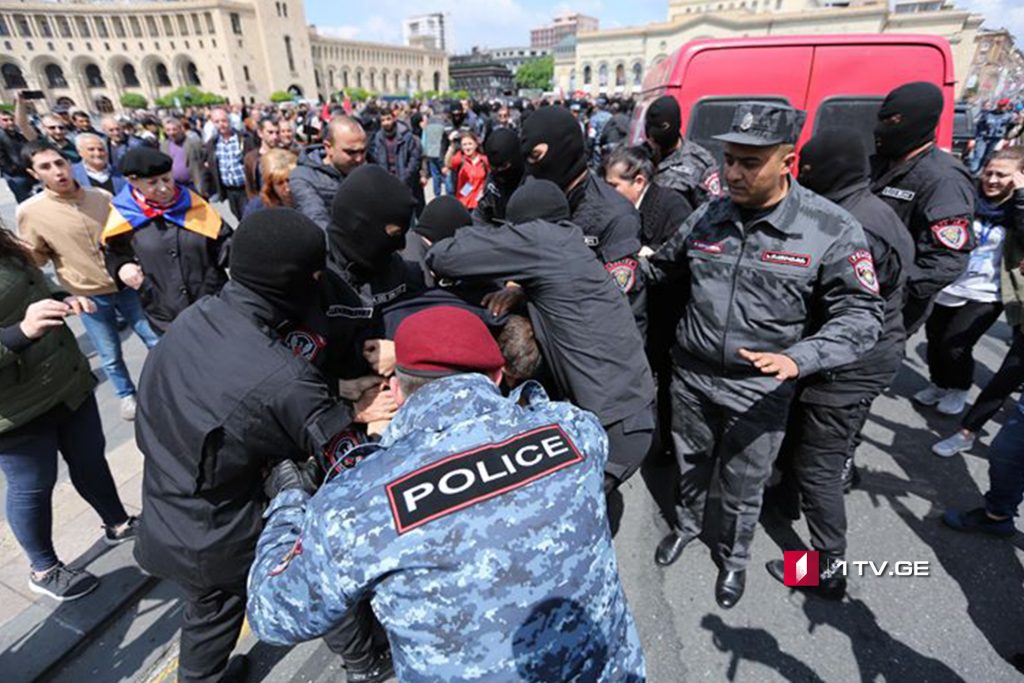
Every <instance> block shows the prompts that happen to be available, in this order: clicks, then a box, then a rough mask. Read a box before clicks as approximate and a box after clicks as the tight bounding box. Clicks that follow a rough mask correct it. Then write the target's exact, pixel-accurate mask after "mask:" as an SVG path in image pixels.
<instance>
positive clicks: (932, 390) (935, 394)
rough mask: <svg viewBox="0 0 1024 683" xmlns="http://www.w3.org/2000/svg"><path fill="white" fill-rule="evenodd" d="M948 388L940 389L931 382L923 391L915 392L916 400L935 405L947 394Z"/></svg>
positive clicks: (927, 404)
mask: <svg viewBox="0 0 1024 683" xmlns="http://www.w3.org/2000/svg"><path fill="white" fill-rule="evenodd" d="M946 391H947V390H946V389H940V388H939V387H937V386H935V385H934V384H929V385H928V386H926V387H925V388H924V389H922V390H921V391H919V392H917V393H916V394H914V397H913V398H914V400H915V401H917V402H918V403H920V404H921V405H925V406H933V405H935V404H936V403H938V402H939V401H941V400H942V398H943V397H944V396H945V395H946Z"/></svg>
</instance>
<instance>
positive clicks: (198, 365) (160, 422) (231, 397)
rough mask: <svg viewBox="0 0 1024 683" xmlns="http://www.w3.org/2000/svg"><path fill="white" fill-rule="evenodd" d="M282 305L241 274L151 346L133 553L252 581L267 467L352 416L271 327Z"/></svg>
mask: <svg viewBox="0 0 1024 683" xmlns="http://www.w3.org/2000/svg"><path fill="white" fill-rule="evenodd" d="M282 323H283V315H281V314H280V313H278V312H276V311H275V310H274V309H273V307H272V306H271V305H270V304H269V303H267V302H266V301H265V300H264V299H262V298H261V297H259V296H258V295H256V294H255V293H253V292H252V291H251V290H248V289H246V288H245V287H242V286H241V285H239V284H238V283H235V282H231V283H228V284H227V285H226V286H225V287H224V289H223V291H222V292H221V293H220V294H219V295H217V296H211V297H207V298H205V299H203V300H202V301H199V302H198V303H197V304H196V305H195V306H192V307H191V308H189V309H188V310H187V311H185V312H184V313H183V314H182V315H181V316H180V317H179V319H178V320H177V321H175V323H174V325H172V326H171V328H170V329H169V330H168V331H167V333H166V334H165V335H164V337H163V339H161V340H160V343H159V344H157V345H156V346H155V347H154V348H153V349H152V350H151V351H150V352H149V356H148V357H147V359H146V364H145V367H144V368H143V371H142V379H141V381H140V383H139V388H140V392H139V396H138V401H139V410H138V415H137V416H136V420H135V438H136V440H137V442H138V444H139V449H140V450H141V451H142V454H143V457H144V459H145V463H144V468H143V483H142V501H143V502H142V504H143V507H144V508H145V510H146V512H145V514H144V515H143V516H142V522H141V526H140V529H139V536H138V539H137V541H136V546H135V557H136V559H137V560H138V562H139V565H140V566H141V567H143V568H144V569H145V570H146V571H148V572H150V573H152V574H155V575H157V576H160V577H163V578H168V579H172V580H175V581H177V582H179V583H183V584H185V585H188V586H193V587H199V588H205V587H223V586H227V587H237V586H244V583H245V577H246V574H247V572H248V569H249V564H250V563H251V562H252V558H253V554H254V552H255V548H256V539H257V538H258V537H259V534H260V530H261V529H262V519H261V515H262V512H263V508H264V505H265V503H266V500H265V497H264V494H263V474H264V471H265V470H266V469H267V468H268V467H269V466H270V465H271V464H273V463H275V462H278V461H280V460H283V459H286V458H288V459H295V460H299V459H304V458H305V457H308V456H309V455H311V454H314V453H321V452H323V451H324V450H325V449H327V448H328V447H329V445H330V442H331V439H332V437H333V436H334V435H335V434H337V433H339V432H341V431H343V430H344V429H345V428H346V427H347V426H348V425H349V423H350V415H349V412H348V410H347V409H346V408H345V407H343V406H341V405H339V404H337V403H336V402H335V401H334V400H332V399H331V397H330V396H329V394H328V390H327V385H326V383H325V381H324V379H323V377H322V375H320V373H319V372H317V371H316V369H315V368H314V367H313V366H312V365H310V364H309V363H307V362H306V361H305V360H303V359H302V358H300V357H297V356H296V355H295V354H294V353H293V352H292V350H291V349H290V348H289V347H288V346H286V345H285V344H284V343H283V341H282V339H281V338H280V336H279V335H278V333H277V332H276V331H275V330H277V329H278V328H280V327H281V325H282Z"/></svg>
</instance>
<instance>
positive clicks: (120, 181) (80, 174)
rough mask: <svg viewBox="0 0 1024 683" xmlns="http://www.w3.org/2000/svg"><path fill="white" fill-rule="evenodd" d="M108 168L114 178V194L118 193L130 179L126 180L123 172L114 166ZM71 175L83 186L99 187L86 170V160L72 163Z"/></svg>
mask: <svg viewBox="0 0 1024 683" xmlns="http://www.w3.org/2000/svg"><path fill="white" fill-rule="evenodd" d="M107 170H108V171H109V172H110V177H111V178H113V180H114V194H117V193H118V192H120V191H121V188H122V187H124V186H125V184H126V183H127V182H128V181H127V180H125V178H124V176H123V175H121V172H120V171H118V170H117V169H116V168H114V167H113V166H108V167H107ZM71 177H72V178H74V179H75V181H77V182H78V184H79V185H81V186H82V187H97V185H96V184H95V183H93V182H92V179H91V178H90V177H89V174H88V173H86V172H85V162H84V161H79V162H78V163H77V164H71Z"/></svg>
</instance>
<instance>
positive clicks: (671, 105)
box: [644, 95, 722, 207]
mask: <svg viewBox="0 0 1024 683" xmlns="http://www.w3.org/2000/svg"><path fill="white" fill-rule="evenodd" d="M681 127H682V113H681V112H680V111H679V102H677V101H676V98H674V97H672V96H671V95H662V96H661V97H659V98H658V99H656V100H654V102H652V103H651V106H650V107H648V108H647V113H646V114H645V115H644V132H645V134H646V136H647V145H648V146H649V147H650V148H651V151H653V152H654V160H655V164H656V165H657V172H656V173H655V174H654V182H655V183H656V184H658V185H660V186H662V187H667V188H671V189H673V190H675V191H676V192H679V193H680V194H682V195H683V196H684V197H686V200H687V201H688V202H690V206H693V207H698V206H700V205H701V204H703V203H704V202H705V201H707V200H708V199H710V198H712V197H719V196H721V194H722V183H721V180H720V179H719V176H718V163H717V162H716V161H715V158H714V157H713V156H712V155H711V152H709V151H707V150H706V149H704V148H703V147H701V146H700V145H698V144H697V143H696V142H693V141H691V140H687V139H686V138H684V137H683V136H682V134H681V133H680V128H681Z"/></svg>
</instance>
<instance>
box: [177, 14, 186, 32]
mask: <svg viewBox="0 0 1024 683" xmlns="http://www.w3.org/2000/svg"><path fill="white" fill-rule="evenodd" d="M178 33H180V34H181V35H183V36H187V35H188V21H187V20H186V19H185V15H184V14H179V15H178Z"/></svg>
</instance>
